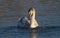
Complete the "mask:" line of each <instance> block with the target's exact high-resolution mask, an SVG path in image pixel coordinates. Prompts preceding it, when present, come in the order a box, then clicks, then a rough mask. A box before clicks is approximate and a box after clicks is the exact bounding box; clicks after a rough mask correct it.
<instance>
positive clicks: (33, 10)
mask: <svg viewBox="0 0 60 38" xmlns="http://www.w3.org/2000/svg"><path fill="white" fill-rule="evenodd" d="M28 14H29V16H30V17H34V18H35V8H33V7H31V8H30V9H29V10H28Z"/></svg>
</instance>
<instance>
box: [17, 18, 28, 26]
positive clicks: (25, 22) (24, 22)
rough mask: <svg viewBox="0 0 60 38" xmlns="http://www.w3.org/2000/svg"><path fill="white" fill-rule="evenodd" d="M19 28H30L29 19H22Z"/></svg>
mask: <svg viewBox="0 0 60 38" xmlns="http://www.w3.org/2000/svg"><path fill="white" fill-rule="evenodd" d="M18 26H20V27H28V22H27V17H22V18H21V19H19V21H18Z"/></svg>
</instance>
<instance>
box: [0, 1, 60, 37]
mask: <svg viewBox="0 0 60 38" xmlns="http://www.w3.org/2000/svg"><path fill="white" fill-rule="evenodd" d="M30 7H35V9H36V20H37V21H38V23H39V25H40V26H41V27H42V28H39V29H37V30H30V29H18V28H16V26H17V24H18V18H19V17H22V16H25V15H27V13H28V12H27V11H28V9H29V8H30ZM0 38H60V0H0Z"/></svg>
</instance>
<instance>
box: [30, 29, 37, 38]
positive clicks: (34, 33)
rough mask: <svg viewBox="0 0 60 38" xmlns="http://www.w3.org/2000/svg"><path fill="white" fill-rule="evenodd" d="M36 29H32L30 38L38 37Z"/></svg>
mask: <svg viewBox="0 0 60 38" xmlns="http://www.w3.org/2000/svg"><path fill="white" fill-rule="evenodd" d="M36 37H37V36H36V29H33V30H30V38H36Z"/></svg>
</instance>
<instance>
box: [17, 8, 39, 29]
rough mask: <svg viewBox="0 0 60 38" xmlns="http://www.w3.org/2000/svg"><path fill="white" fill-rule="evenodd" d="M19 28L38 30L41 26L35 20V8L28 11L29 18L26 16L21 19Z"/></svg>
mask: <svg viewBox="0 0 60 38" xmlns="http://www.w3.org/2000/svg"><path fill="white" fill-rule="evenodd" d="M18 26H19V27H28V28H37V27H38V26H39V25H38V23H37V21H36V19H35V8H33V7H31V8H30V9H29V10H28V15H27V16H24V17H22V18H21V19H20V18H19V21H18Z"/></svg>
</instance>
